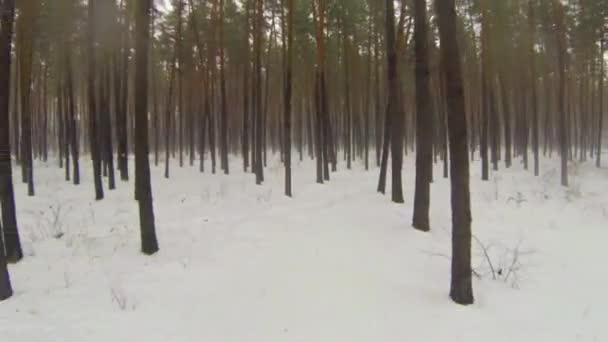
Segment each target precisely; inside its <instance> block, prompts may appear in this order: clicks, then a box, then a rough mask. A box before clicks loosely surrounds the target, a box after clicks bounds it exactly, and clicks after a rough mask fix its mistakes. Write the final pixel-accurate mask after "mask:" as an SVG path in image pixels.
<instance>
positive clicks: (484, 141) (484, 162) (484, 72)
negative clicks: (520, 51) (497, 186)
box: [479, 0, 491, 180]
mask: <svg viewBox="0 0 608 342" xmlns="http://www.w3.org/2000/svg"><path fill="white" fill-rule="evenodd" d="M481 6H482V10H481V13H482V19H481V20H482V22H481V26H482V28H481V65H482V67H481V84H482V85H481V92H482V93H481V101H482V105H481V137H480V142H479V144H480V146H479V152H480V156H481V179H482V180H489V179H490V172H489V169H490V164H489V159H488V128H489V125H490V123H489V117H490V114H489V112H490V101H491V96H490V91H491V90H490V86H491V82H490V79H491V76H490V75H491V72H490V54H491V52H490V46H489V45H490V38H489V35H490V32H489V31H490V23H489V21H490V16H489V14H488V10H487V6H488V5H487V2H486V1H485V0H484V1H481Z"/></svg>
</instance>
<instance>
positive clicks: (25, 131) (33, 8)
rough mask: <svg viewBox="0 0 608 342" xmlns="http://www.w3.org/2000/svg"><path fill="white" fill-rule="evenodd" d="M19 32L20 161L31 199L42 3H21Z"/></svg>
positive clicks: (35, 0)
mask: <svg viewBox="0 0 608 342" xmlns="http://www.w3.org/2000/svg"><path fill="white" fill-rule="evenodd" d="M19 5H20V11H21V14H20V16H19V20H18V22H17V31H18V35H19V37H20V38H19V43H20V44H18V49H17V56H18V59H19V64H18V65H19V77H20V82H19V88H20V89H19V90H20V91H19V95H20V96H19V97H20V100H21V161H22V171H23V181H24V183H27V194H28V196H34V193H35V191H34V164H33V156H32V116H33V101H32V96H31V92H32V69H33V68H32V66H33V58H34V39H35V29H36V25H37V24H36V23H37V21H38V10H39V5H40V2H39V0H32V1H27V2H21V3H19Z"/></svg>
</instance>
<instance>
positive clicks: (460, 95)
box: [435, 0, 474, 305]
mask: <svg viewBox="0 0 608 342" xmlns="http://www.w3.org/2000/svg"><path fill="white" fill-rule="evenodd" d="M435 5H436V7H437V17H438V23H439V36H440V40H441V47H440V50H441V68H442V70H443V73H444V75H445V80H446V100H447V103H448V106H447V108H448V130H449V139H450V180H451V202H452V280H451V286H450V297H451V298H452V300H453V301H454V302H456V303H458V304H463V305H467V304H472V303H473V301H474V298H473V286H472V280H471V277H472V270H471V198H470V192H469V158H468V145H467V125H466V114H465V102H464V89H463V88H464V87H463V82H462V69H461V65H460V63H461V59H460V51H459V47H458V43H457V39H456V32H457V30H456V8H455V5H454V0H436V1H435Z"/></svg>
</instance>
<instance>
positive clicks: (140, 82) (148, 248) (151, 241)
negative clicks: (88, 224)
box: [135, 0, 158, 255]
mask: <svg viewBox="0 0 608 342" xmlns="http://www.w3.org/2000/svg"><path fill="white" fill-rule="evenodd" d="M150 1H151V0H138V1H137V11H136V15H135V18H136V19H135V34H136V37H135V45H136V51H135V192H136V194H137V201H138V204H139V221H140V228H141V250H142V252H143V253H144V254H148V255H150V254H154V253H156V252H157V251H158V242H157V240H156V229H155V226H154V208H153V205H152V186H151V185H150V161H149V159H148V157H149V156H148V155H149V147H148V53H149V36H150Z"/></svg>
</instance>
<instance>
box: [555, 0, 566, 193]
mask: <svg viewBox="0 0 608 342" xmlns="http://www.w3.org/2000/svg"><path fill="white" fill-rule="evenodd" d="M553 6H554V8H553V10H554V12H555V13H554V15H555V27H556V31H555V32H556V35H557V68H558V77H559V81H558V87H559V90H558V92H559V94H558V96H557V97H558V99H557V107H558V108H557V112H558V113H559V145H560V153H561V184H562V186H568V146H569V145H568V132H567V123H566V104H565V96H566V82H567V80H566V53H567V51H566V49H567V47H566V31H565V27H564V7H563V5H562V3H561V2H560V1H559V0H554V1H553Z"/></svg>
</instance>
